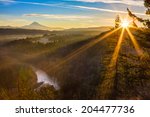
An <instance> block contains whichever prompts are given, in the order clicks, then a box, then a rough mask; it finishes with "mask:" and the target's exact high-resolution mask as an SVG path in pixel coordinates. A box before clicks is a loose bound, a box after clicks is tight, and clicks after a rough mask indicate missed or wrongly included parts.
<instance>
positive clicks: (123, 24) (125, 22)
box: [121, 20, 130, 28]
mask: <svg viewBox="0 0 150 117" xmlns="http://www.w3.org/2000/svg"><path fill="white" fill-rule="evenodd" d="M129 24H130V22H129V21H127V20H123V21H122V22H121V27H123V28H127V27H128V26H129Z"/></svg>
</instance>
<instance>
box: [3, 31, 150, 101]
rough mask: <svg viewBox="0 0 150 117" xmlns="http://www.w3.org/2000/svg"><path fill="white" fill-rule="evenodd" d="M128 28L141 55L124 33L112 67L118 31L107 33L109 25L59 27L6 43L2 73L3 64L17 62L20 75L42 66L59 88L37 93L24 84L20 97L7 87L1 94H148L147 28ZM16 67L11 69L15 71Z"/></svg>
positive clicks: (108, 96) (125, 96)
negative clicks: (142, 54) (68, 29)
mask: <svg viewBox="0 0 150 117" xmlns="http://www.w3.org/2000/svg"><path fill="white" fill-rule="evenodd" d="M130 30H131V33H132V34H133V36H134V38H135V39H136V40H137V42H138V44H139V47H140V48H141V49H142V50H143V51H144V56H142V57H139V56H138V54H137V52H136V50H135V48H134V46H133V44H132V41H131V39H130V38H129V36H128V35H127V32H125V34H124V36H123V37H124V39H123V42H122V45H121V46H120V52H119V54H118V57H117V59H113V60H115V61H116V64H113V66H111V67H110V63H111V61H112V57H113V55H114V51H115V50H116V49H115V48H116V45H117V43H118V40H119V37H120V34H121V31H120V30H119V31H117V32H116V33H113V34H111V35H108V34H110V33H111V32H112V31H113V30H112V29H111V30H110V29H109V30H107V31H106V30H105V31H103V30H99V29H97V30H95V29H94V30H89V29H87V30H85V29H84V30H82V31H77V30H75V31H74V30H72V31H58V32H51V33H49V34H47V35H43V36H42V37H36V38H28V39H21V40H14V41H10V42H8V43H6V44H5V45H3V46H1V47H0V64H1V66H0V71H3V72H0V76H7V75H6V74H5V73H7V67H6V66H10V67H9V68H11V67H13V65H16V64H17V65H18V64H19V66H20V67H19V68H20V69H21V66H22V68H23V69H25V71H24V70H23V69H22V70H23V71H24V73H25V76H24V77H26V76H32V77H33V78H34V75H33V73H32V72H33V71H34V70H35V69H40V70H42V71H44V72H45V73H46V74H47V75H48V76H49V78H50V79H51V80H53V81H55V83H57V85H59V87H60V88H59V89H57V90H56V89H55V87H54V86H48V85H45V86H44V87H43V88H42V89H40V90H39V92H38V93H37V92H34V90H31V89H27V88H26V87H25V89H26V90H25V92H20V94H19V95H22V94H26V95H23V97H22V96H18V97H10V96H9V94H10V93H11V91H9V89H7V90H5V93H4V94H5V95H0V99H150V93H149V88H150V68H149V66H150V57H149V56H150V46H149V45H150V40H149V34H150V33H149V30H146V29H142V30H141V29H130ZM117 50H118V49H117ZM114 63H115V62H114ZM24 65H25V66H28V67H29V71H26V68H27V67H25V68H24ZM31 68H33V71H32V70H31ZM17 69H18V67H17ZM17 69H16V68H15V69H13V71H12V73H14V74H15V73H16V74H18V70H17ZM5 70H6V71H5ZM4 71H5V72H4ZM23 71H22V72H23ZM18 78H19V77H18ZM20 78H22V77H20ZM33 82H35V81H33ZM33 82H32V83H33ZM37 85H40V84H37ZM2 89H3V88H2V87H1V90H2ZM27 92H28V93H27ZM29 93H30V94H32V97H31V96H30V97H28V95H29ZM43 94H44V95H43ZM17 95H18V93H17Z"/></svg>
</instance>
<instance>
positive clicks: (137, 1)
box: [75, 0, 144, 6]
mask: <svg viewBox="0 0 150 117" xmlns="http://www.w3.org/2000/svg"><path fill="white" fill-rule="evenodd" d="M75 1H81V2H102V3H110V4H113V3H119V4H126V5H132V6H143V3H144V2H143V0H75Z"/></svg>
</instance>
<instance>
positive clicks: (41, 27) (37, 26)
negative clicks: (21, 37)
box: [0, 22, 63, 30]
mask: <svg viewBox="0 0 150 117" xmlns="http://www.w3.org/2000/svg"><path fill="white" fill-rule="evenodd" d="M0 28H2V29H34V30H63V28H59V27H52V28H51V27H48V26H44V25H41V24H40V23H38V22H33V23H31V24H29V25H25V26H21V27H13V26H0Z"/></svg>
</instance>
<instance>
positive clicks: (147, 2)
mask: <svg viewBox="0 0 150 117" xmlns="http://www.w3.org/2000/svg"><path fill="white" fill-rule="evenodd" d="M144 6H145V7H146V8H147V11H146V14H147V15H150V0H144Z"/></svg>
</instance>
